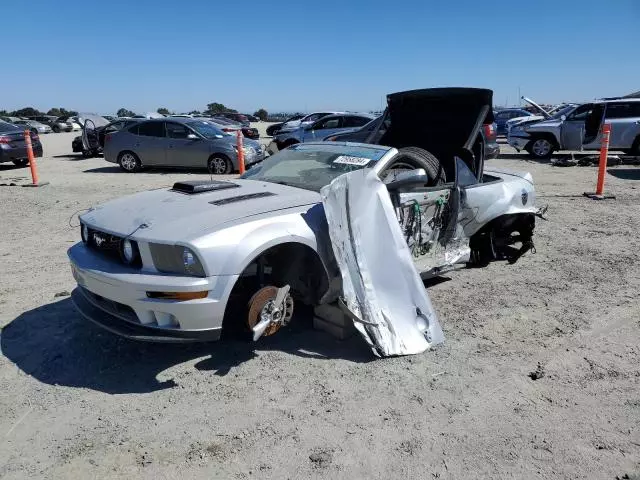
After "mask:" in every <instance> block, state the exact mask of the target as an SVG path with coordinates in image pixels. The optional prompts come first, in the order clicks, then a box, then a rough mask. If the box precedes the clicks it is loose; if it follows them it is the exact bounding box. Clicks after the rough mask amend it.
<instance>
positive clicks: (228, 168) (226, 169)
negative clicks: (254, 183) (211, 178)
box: [207, 155, 233, 175]
mask: <svg viewBox="0 0 640 480" xmlns="http://www.w3.org/2000/svg"><path fill="white" fill-rule="evenodd" d="M207 168H208V169H209V172H210V173H212V174H214V175H225V174H228V173H231V172H232V171H233V165H232V164H231V160H229V159H228V158H227V157H224V156H222V155H213V156H212V157H211V158H210V159H209V162H208V164H207Z"/></svg>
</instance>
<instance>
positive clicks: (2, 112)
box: [0, 110, 9, 117]
mask: <svg viewBox="0 0 640 480" xmlns="http://www.w3.org/2000/svg"><path fill="white" fill-rule="evenodd" d="M8 116H9V112H7V111H6V110H0V117H8Z"/></svg>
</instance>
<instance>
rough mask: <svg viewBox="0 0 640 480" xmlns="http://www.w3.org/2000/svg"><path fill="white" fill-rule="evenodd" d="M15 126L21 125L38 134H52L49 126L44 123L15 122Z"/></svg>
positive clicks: (31, 121) (30, 121)
mask: <svg viewBox="0 0 640 480" xmlns="http://www.w3.org/2000/svg"><path fill="white" fill-rule="evenodd" d="M11 123H13V124H14V125H21V126H24V127H27V128H29V129H30V130H31V131H32V132H34V133H37V134H39V135H40V134H43V133H51V131H52V130H51V127H50V126H49V125H45V124H44V123H40V122H36V121H35V120H15V121H13V122H11Z"/></svg>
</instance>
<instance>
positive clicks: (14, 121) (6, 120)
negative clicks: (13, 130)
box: [0, 117, 26, 124]
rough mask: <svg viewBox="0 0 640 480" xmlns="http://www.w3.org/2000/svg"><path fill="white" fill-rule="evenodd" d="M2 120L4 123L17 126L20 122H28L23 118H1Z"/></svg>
mask: <svg viewBox="0 0 640 480" xmlns="http://www.w3.org/2000/svg"><path fill="white" fill-rule="evenodd" d="M0 120H2V121H3V122H7V123H13V124H16V122H17V121H18V120H26V119H25V118H21V117H0Z"/></svg>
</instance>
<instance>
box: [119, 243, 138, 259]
mask: <svg viewBox="0 0 640 480" xmlns="http://www.w3.org/2000/svg"><path fill="white" fill-rule="evenodd" d="M134 256H135V252H134V251H133V244H132V243H131V240H128V239H124V240H123V241H122V258H124V261H125V262H127V263H131V262H133V259H134Z"/></svg>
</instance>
